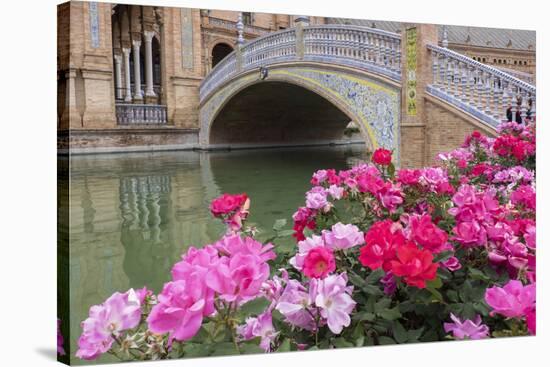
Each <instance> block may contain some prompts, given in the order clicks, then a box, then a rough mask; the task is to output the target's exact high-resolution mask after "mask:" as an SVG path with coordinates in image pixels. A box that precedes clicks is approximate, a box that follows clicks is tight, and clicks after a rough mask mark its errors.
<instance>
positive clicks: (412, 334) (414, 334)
mask: <svg viewBox="0 0 550 367" xmlns="http://www.w3.org/2000/svg"><path fill="white" fill-rule="evenodd" d="M423 332H424V327H421V328H420V329H416V330H415V329H411V330H408V331H407V334H408V340H409V341H410V342H416V341H418V339H420V337H421V336H422V333H423Z"/></svg>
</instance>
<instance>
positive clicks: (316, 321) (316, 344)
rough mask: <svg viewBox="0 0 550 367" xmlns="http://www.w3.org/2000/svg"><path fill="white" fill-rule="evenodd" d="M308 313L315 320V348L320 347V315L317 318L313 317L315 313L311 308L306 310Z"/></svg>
mask: <svg viewBox="0 0 550 367" xmlns="http://www.w3.org/2000/svg"><path fill="white" fill-rule="evenodd" d="M305 310H306V311H307V313H309V315H310V316H311V317H312V318H313V320H315V332H314V333H313V334H314V336H315V346H316V347H318V346H319V313H317V316H315V315H313V312H311V310H310V309H309V308H307V307H306V308H305Z"/></svg>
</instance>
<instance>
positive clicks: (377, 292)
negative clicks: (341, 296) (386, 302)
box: [361, 284, 384, 296]
mask: <svg viewBox="0 0 550 367" xmlns="http://www.w3.org/2000/svg"><path fill="white" fill-rule="evenodd" d="M361 289H362V290H364V291H365V293H366V294H370V295H371V296H381V295H382V294H384V292H382V290H381V289H380V288H378V287H377V286H375V285H372V284H367V285H365V286H364V287H362V288H361Z"/></svg>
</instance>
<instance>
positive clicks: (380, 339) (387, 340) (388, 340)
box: [378, 336, 395, 345]
mask: <svg viewBox="0 0 550 367" xmlns="http://www.w3.org/2000/svg"><path fill="white" fill-rule="evenodd" d="M378 344H380V345H389V344H395V340H393V339H392V338H390V337H389V336H380V337H378Z"/></svg>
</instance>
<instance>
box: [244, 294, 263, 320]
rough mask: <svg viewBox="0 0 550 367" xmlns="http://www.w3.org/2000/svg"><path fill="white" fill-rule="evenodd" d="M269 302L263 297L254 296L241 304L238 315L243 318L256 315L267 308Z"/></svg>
mask: <svg viewBox="0 0 550 367" xmlns="http://www.w3.org/2000/svg"><path fill="white" fill-rule="evenodd" d="M269 304H270V302H269V300H268V299H266V298H264V297H258V298H255V299H253V300H252V301H248V302H246V303H245V304H244V305H242V306H241V308H240V309H239V315H240V316H241V317H244V318H246V317H250V316H256V315H258V314H260V313H262V312H263V311H264V310H265V309H266V308H267V306H269Z"/></svg>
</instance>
